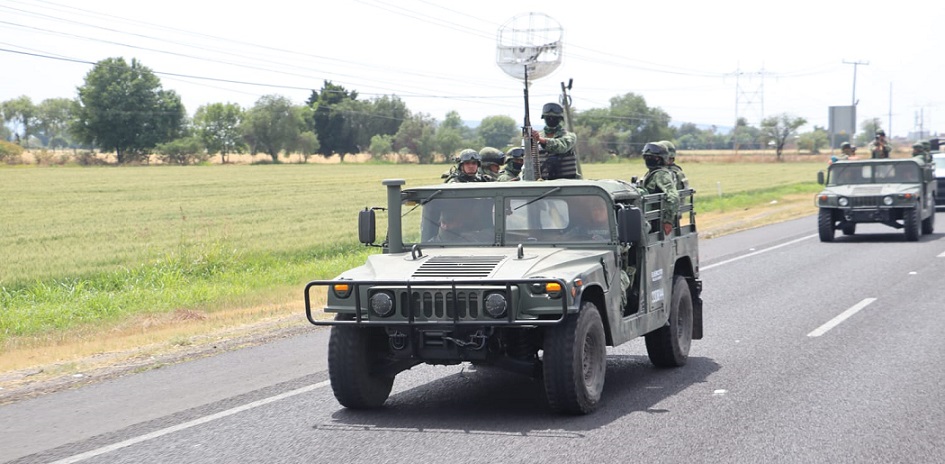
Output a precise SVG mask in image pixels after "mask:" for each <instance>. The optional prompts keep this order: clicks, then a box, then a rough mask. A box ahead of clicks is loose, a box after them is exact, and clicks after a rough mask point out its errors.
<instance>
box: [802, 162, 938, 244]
mask: <svg viewBox="0 0 945 464" xmlns="http://www.w3.org/2000/svg"><path fill="white" fill-rule="evenodd" d="M933 171H934V168H933V165H931V164H926V163H924V162H922V161H919V160H917V159H915V158H908V159H888V158H887V159H868V160H855V161H837V162H836V163H833V164H831V165H830V168H829V169H828V171H827V174H826V178H825V176H824V172H823V171H821V172H818V173H817V182H818V183H820V184H822V185H824V190H823V191H821V192H820V193H819V194H817V196H816V198H815V199H814V204H815V206H817V207H818V208H819V209H820V211H819V214H818V217H817V229H818V233H819V235H820V241H822V242H830V241H833V239H834V234H835V232H836V230H837V229H840V231H841V232H843V234H844V235H853V234H855V233H856V225H857V224H860V223H880V224H885V225H887V226H890V227H894V228H896V229H903V230H904V231H905V235H906V240H909V241H917V240H919V236H920V235H922V234H931V233H932V231H933V230H934V228H935V197H936V190H937V188H938V187H937V184H936V182H935V177H934V174H933Z"/></svg>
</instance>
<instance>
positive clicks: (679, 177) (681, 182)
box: [656, 140, 689, 190]
mask: <svg viewBox="0 0 945 464" xmlns="http://www.w3.org/2000/svg"><path fill="white" fill-rule="evenodd" d="M656 143H658V144H660V145H662V146H663V147H664V148H666V149H667V150H668V151H669V162H668V163H669V164H668V166H669V169H670V170H672V171H673V174H674V175H675V176H676V190H686V189H688V188H689V179H687V178H686V174H685V173H684V172H683V169H682V167H681V166H679V165H678V164H676V145H674V144H673V142H670V141H669V140H660V141H659V142H656Z"/></svg>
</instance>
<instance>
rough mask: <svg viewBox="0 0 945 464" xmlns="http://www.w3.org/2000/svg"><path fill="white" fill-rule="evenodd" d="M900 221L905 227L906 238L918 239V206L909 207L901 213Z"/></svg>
mask: <svg viewBox="0 0 945 464" xmlns="http://www.w3.org/2000/svg"><path fill="white" fill-rule="evenodd" d="M902 222H903V225H904V226H905V229H906V240H907V241H910V242H917V241H919V232H920V231H919V229H920V228H921V224H920V222H921V221H920V220H919V207H918V206H916V207H915V208H911V209H909V210H908V211H906V212H905V214H903V215H902Z"/></svg>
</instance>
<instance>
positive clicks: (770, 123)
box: [761, 113, 807, 161]
mask: <svg viewBox="0 0 945 464" xmlns="http://www.w3.org/2000/svg"><path fill="white" fill-rule="evenodd" d="M804 124H807V120H806V119H804V118H801V117H794V116H790V115H788V114H786V113H782V114H780V115H777V116H771V117H769V118H765V119H764V120H763V121H761V136H762V140H764V142H765V143H766V144H767V143H769V142H774V150H775V154H776V156H777V160H778V161H783V160H782V159H781V154H782V152H783V151H784V145H785V143H787V141H788V140H790V139H791V138H792V137H793V136H794V135H796V134H797V129H798V128H799V127H801V126H803V125H804Z"/></svg>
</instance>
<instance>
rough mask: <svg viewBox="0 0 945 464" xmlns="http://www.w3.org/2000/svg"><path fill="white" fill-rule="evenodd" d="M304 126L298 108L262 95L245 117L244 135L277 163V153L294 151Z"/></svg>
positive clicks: (282, 100)
mask: <svg viewBox="0 0 945 464" xmlns="http://www.w3.org/2000/svg"><path fill="white" fill-rule="evenodd" d="M304 126H305V121H304V120H303V118H302V110H301V108H298V107H295V106H292V102H291V101H289V99H287V98H285V97H280V96H278V95H264V96H263V97H261V98H260V99H259V100H257V101H256V104H255V105H254V106H253V107H252V108H251V109H250V110H249V111H248V112H247V113H246V118H245V119H244V120H243V134H245V135H246V136H248V139H249V140H252V141H253V142H254V144H255V147H254V151H255V150H261V151H263V152H265V153H266V154H268V155H269V157H271V158H272V162H273V163H278V162H279V153H281V152H282V151H283V150H288V149H291V148H293V147H295V145H296V143H297V141H298V138H299V134H300V133H301V132H302V129H303V128H304Z"/></svg>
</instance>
